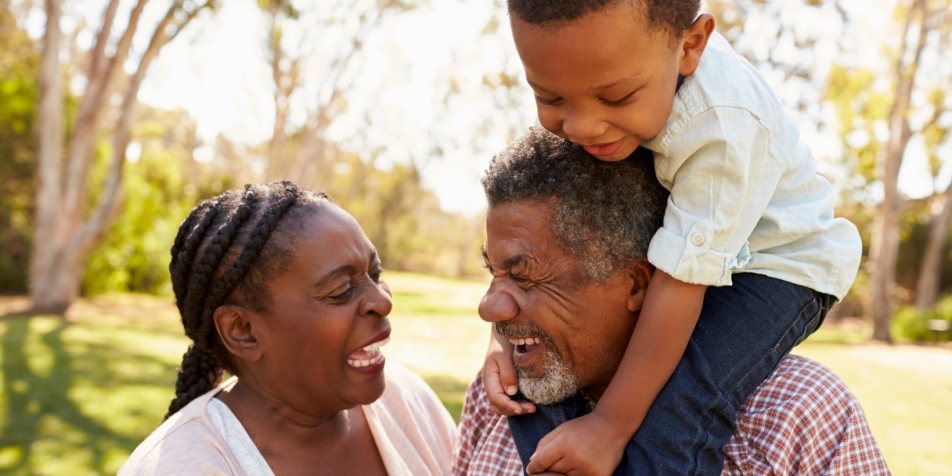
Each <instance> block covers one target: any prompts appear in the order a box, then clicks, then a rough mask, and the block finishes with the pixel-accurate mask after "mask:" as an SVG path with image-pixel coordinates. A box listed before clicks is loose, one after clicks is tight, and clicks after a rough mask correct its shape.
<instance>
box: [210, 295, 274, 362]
mask: <svg viewBox="0 0 952 476" xmlns="http://www.w3.org/2000/svg"><path fill="white" fill-rule="evenodd" d="M256 316H257V314H254V313H253V312H252V311H250V310H249V309H247V308H245V307H242V306H239V305H237V304H223V305H221V306H218V308H217V309H215V314H213V315H212V319H213V320H214V321H215V327H216V328H217V329H218V336H219V337H221V343H222V344H223V345H224V346H225V348H226V349H228V352H231V353H232V354H234V355H235V356H237V357H240V358H242V359H244V360H247V361H249V362H255V361H257V360H258V359H260V358H261V355H262V353H263V350H264V349H262V348H261V343H260V341H259V340H258V336H257V335H256V332H255V331H256V330H257V327H256V326H255V325H254V323H255V317H256Z"/></svg>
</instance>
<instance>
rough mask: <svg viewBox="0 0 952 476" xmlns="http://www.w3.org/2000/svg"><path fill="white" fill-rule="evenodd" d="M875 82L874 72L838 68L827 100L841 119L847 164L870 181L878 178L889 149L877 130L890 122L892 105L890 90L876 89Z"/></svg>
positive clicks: (841, 132) (830, 79)
mask: <svg viewBox="0 0 952 476" xmlns="http://www.w3.org/2000/svg"><path fill="white" fill-rule="evenodd" d="M875 79H876V78H875V75H874V74H873V72H872V71H869V70H866V69H851V68H844V67H841V66H834V67H833V68H832V69H831V70H830V76H829V84H828V86H827V90H826V99H827V101H829V102H830V103H831V104H833V106H834V109H835V110H836V114H837V118H838V120H839V124H838V129H839V131H840V136H841V138H842V142H843V146H844V147H845V154H844V161H845V162H847V164H846V165H851V166H852V168H853V169H854V170H855V171H856V174H857V175H859V176H861V177H863V178H864V179H866V181H867V182H870V181H872V180H875V179H876V178H877V177H878V169H877V164H878V161H879V160H880V158H881V157H882V154H883V153H884V150H885V144H883V143H882V142H880V141H879V140H878V139H877V138H876V133H875V131H874V127H875V126H876V123H877V122H878V121H884V120H886V118H887V117H888V115H889V108H890V107H891V104H892V102H891V99H890V94H889V93H890V91H876V90H875V89H873V88H872V84H873V81H874V80H875Z"/></svg>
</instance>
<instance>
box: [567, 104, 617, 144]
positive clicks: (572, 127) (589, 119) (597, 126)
mask: <svg viewBox="0 0 952 476" xmlns="http://www.w3.org/2000/svg"><path fill="white" fill-rule="evenodd" d="M607 130H608V124H607V123H606V122H605V121H603V120H601V119H600V118H599V117H598V116H597V115H595V114H593V113H591V112H590V111H586V110H580V109H575V110H573V111H569V112H568V113H567V114H566V115H565V116H564V117H563V118H562V131H563V132H564V133H565V135H566V136H568V138H569V140H571V141H572V142H576V143H582V144H584V145H595V144H593V143H592V140H593V139H597V138H599V137H601V136H602V135H604V134H605V132H606V131H607Z"/></svg>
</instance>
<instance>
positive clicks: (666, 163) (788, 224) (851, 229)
mask: <svg viewBox="0 0 952 476" xmlns="http://www.w3.org/2000/svg"><path fill="white" fill-rule="evenodd" d="M642 145H643V146H644V147H645V148H647V149H650V150H651V151H653V152H654V160H655V173H656V174H657V176H658V180H659V181H660V182H661V185H662V186H664V187H665V188H666V189H668V190H669V191H670V192H671V195H670V197H669V198H668V205H667V208H666V210H665V214H664V226H663V227H662V228H661V229H659V230H658V232H657V233H656V234H655V236H654V237H653V238H652V240H651V245H650V246H649V247H648V261H649V262H651V264H653V265H654V266H656V267H657V268H659V269H661V270H663V271H664V272H666V273H668V274H670V275H671V276H673V277H674V278H675V279H677V280H679V281H682V282H686V283H694V284H706V285H709V286H729V285H730V284H731V275H732V274H733V273H738V272H745V273H748V272H749V273H757V274H763V275H767V276H771V277H774V278H777V279H782V280H784V281H787V282H791V283H794V284H799V285H802V286H805V287H808V288H810V289H814V290H816V291H820V292H823V293H826V294H832V295H833V296H835V297H836V298H837V299H843V296H845V295H846V293H847V291H849V289H850V286H851V285H852V284H853V279H854V278H855V277H856V271H857V270H858V269H859V262H860V255H861V254H862V241H860V237H859V232H858V231H857V230H856V227H855V226H853V224H852V223H850V222H849V221H847V220H846V219H843V218H835V217H834V216H833V190H832V188H831V187H830V183H829V182H828V181H827V180H826V179H825V178H823V177H821V176H820V175H817V173H816V167H815V164H814V161H813V156H812V155H811V154H810V150H809V149H808V148H807V146H806V145H805V144H804V143H803V142H801V141H800V131H799V129H798V128H797V125H796V124H795V123H794V122H793V120H792V119H791V118H790V117H788V116H787V115H786V113H784V111H783V108H782V106H781V104H780V101H779V100H778V99H777V97H776V95H774V93H773V91H772V90H771V89H770V86H768V85H767V82H766V81H765V80H764V78H763V77H761V75H760V74H759V73H758V72H757V70H756V69H754V67H753V66H751V64H750V63H748V62H747V61H746V60H745V59H744V58H742V57H741V56H739V55H737V54H736V53H734V51H733V50H732V49H731V47H730V45H729V44H728V43H727V41H726V40H725V39H724V38H723V37H722V36H720V35H719V34H718V33H717V32H714V33H713V34H712V35H711V38H710V40H709V42H708V44H707V48H706V50H705V51H704V54H703V55H702V56H701V61H700V64H699V66H698V68H697V71H695V72H694V74H692V75H690V76H688V77H687V78H685V80H684V84H683V85H682V86H681V88H680V90H679V91H678V93H677V95H676V96H675V99H674V107H673V109H672V111H671V116H670V118H669V119H668V122H667V124H666V125H665V126H664V128H663V129H662V130H661V132H660V133H659V134H658V135H657V136H656V137H654V138H653V139H651V140H649V141H647V142H645V143H644V144H642Z"/></svg>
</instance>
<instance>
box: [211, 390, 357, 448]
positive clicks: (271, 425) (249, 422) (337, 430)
mask: <svg viewBox="0 0 952 476" xmlns="http://www.w3.org/2000/svg"><path fill="white" fill-rule="evenodd" d="M216 398H218V399H219V400H221V401H222V402H223V403H225V405H228V408H229V409H230V410H231V411H232V413H234V414H235V416H236V417H237V418H238V420H239V421H240V422H241V424H242V426H244V427H245V430H246V431H248V434H249V435H251V436H252V439H253V440H256V441H255V444H256V445H259V446H260V444H259V442H258V441H257V439H256V438H255V434H259V435H261V436H262V437H264V439H263V440H262V441H273V439H274V438H277V439H278V440H282V441H284V442H285V443H289V442H290V441H288V440H292V441H293V440H297V441H300V442H307V444H308V445H314V444H320V443H321V442H322V441H325V440H327V441H335V440H338V439H340V438H341V436H342V435H344V434H346V433H347V431H348V430H349V429H350V425H348V420H349V418H347V409H343V408H332V409H321V408H308V409H297V408H294V406H292V405H291V404H289V403H287V402H285V401H284V400H282V399H281V398H280V397H278V396H277V395H274V394H272V393H268V392H267V391H264V390H263V389H262V388H261V387H260V386H258V385H254V383H252V382H248V383H245V382H242V381H241V380H239V381H238V382H236V383H235V385H233V386H232V387H231V388H228V389H224V390H222V391H221V392H219V394H218V395H216ZM355 409H356V408H355Z"/></svg>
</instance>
